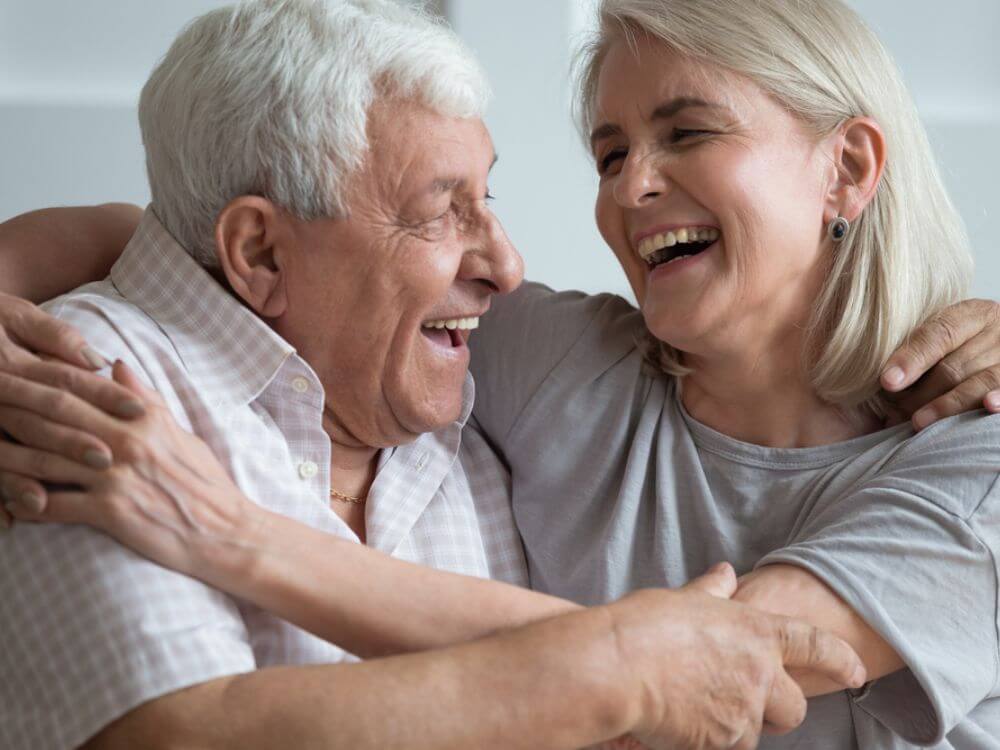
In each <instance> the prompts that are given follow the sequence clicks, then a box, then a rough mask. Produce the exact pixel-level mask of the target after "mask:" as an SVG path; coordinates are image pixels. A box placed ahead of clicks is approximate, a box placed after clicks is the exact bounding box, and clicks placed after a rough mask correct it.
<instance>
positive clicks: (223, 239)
mask: <svg viewBox="0 0 1000 750" xmlns="http://www.w3.org/2000/svg"><path fill="white" fill-rule="evenodd" d="M284 234H285V223H284V220H283V214H282V212H281V210H280V209H279V208H278V207H277V206H275V205H274V204H273V203H271V202H270V201H269V200H267V199H266V198H261V197H259V196H256V195H241V196H240V197H239V198H235V199H234V200H232V201H231V202H230V203H229V204H228V205H227V206H226V207H225V208H223V209H222V211H221V213H219V217H218V219H216V222H215V250H216V253H217V255H218V258H219V264H220V265H221V267H222V271H223V273H225V275H226V280H227V281H228V282H229V285H230V286H231V287H232V289H233V291H234V292H235V293H236V294H237V296H239V297H240V298H241V299H242V300H243V301H244V302H246V304H247V305H248V306H249V307H250V308H251V309H252V310H254V311H255V312H256V313H257V314H258V315H260V316H261V317H262V318H276V317H278V316H280V315H281V314H282V313H284V312H285V309H286V307H287V302H288V300H287V297H286V293H285V279H284V277H283V274H282V262H281V260H282V259H281V252H280V246H281V241H282V238H283V237H284Z"/></svg>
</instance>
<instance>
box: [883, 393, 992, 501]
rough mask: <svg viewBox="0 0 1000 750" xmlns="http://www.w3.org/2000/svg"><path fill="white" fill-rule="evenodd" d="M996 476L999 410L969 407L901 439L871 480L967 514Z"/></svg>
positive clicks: (987, 494)
mask: <svg viewBox="0 0 1000 750" xmlns="http://www.w3.org/2000/svg"><path fill="white" fill-rule="evenodd" d="M998 477H1000V415H994V414H988V413H987V412H985V411H982V410H980V411H973V412H967V413H965V414H960V415H958V416H955V417H950V418H948V419H943V420H941V421H939V422H937V423H935V424H933V425H931V426H930V427H927V428H925V429H924V430H922V431H921V432H919V433H917V434H915V435H913V436H912V437H910V438H908V439H907V440H904V441H903V442H902V443H901V444H900V445H899V447H898V448H897V449H896V450H895V451H894V452H893V454H892V456H891V457H890V458H889V460H888V461H886V463H885V464H884V465H883V466H882V469H881V471H880V472H879V473H878V475H877V476H876V477H875V478H874V482H876V483H878V484H882V485H885V486H887V487H890V488H894V489H895V488H898V489H902V490H905V491H907V492H911V493H913V494H917V495H920V496H921V497H923V498H925V499H926V500H929V501H931V502H933V503H935V504H936V505H938V506H939V507H941V508H942V509H943V510H946V511H947V512H949V513H952V514H954V515H956V516H959V517H962V518H968V517H969V516H971V515H973V514H974V513H975V512H977V510H978V509H979V508H980V506H981V504H982V502H983V500H984V499H985V498H987V497H988V496H991V495H992V494H996V493H995V491H994V490H995V487H994V485H995V484H997V479H998Z"/></svg>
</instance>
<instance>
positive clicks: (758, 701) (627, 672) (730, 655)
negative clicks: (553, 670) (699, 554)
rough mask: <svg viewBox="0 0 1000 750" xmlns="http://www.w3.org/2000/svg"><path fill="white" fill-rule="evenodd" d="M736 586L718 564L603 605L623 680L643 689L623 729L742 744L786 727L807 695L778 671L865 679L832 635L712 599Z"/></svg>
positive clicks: (696, 746) (696, 749) (667, 740)
mask: <svg viewBox="0 0 1000 750" xmlns="http://www.w3.org/2000/svg"><path fill="white" fill-rule="evenodd" d="M736 585H737V584H736V576H735V573H734V572H733V570H732V568H731V567H730V566H728V565H721V566H716V568H713V569H712V571H710V572H709V573H708V574H707V575H705V576H702V578H700V579H697V580H696V581H693V582H692V583H690V584H688V586H686V587H684V588H683V589H680V590H677V591H663V590H650V591H641V592H638V593H635V594H632V595H630V596H628V597H625V598H624V599H622V600H620V601H618V602H615V603H614V604H611V605H609V607H608V609H609V610H611V611H612V612H613V615H614V618H615V634H616V643H617V644H618V648H619V653H620V656H621V661H622V662H623V664H624V668H623V669H622V678H623V679H629V678H631V679H633V680H634V681H635V684H636V685H637V686H638V687H637V688H636V691H637V694H638V695H640V696H641V698H640V699H639V708H638V709H637V710H636V712H635V714H636V715H637V716H638V717H639V718H638V720H637V721H636V722H635V724H634V726H632V727H630V733H631V735H632V736H634V737H635V738H636V739H637V740H639V741H640V742H642V743H643V744H644V745H646V746H648V747H650V748H654V749H655V748H681V749H683V750H708V749H715V748H719V750H722V749H726V750H728V749H729V748H736V750H750V748H754V747H756V746H757V743H758V741H759V739H760V735H761V733H762V732H764V731H767V732H768V733H783V732H788V731H791V730H792V729H794V728H795V727H797V726H798V725H799V724H800V723H801V722H802V720H803V719H804V718H805V714H806V700H805V697H804V696H803V694H802V691H801V690H800V689H799V687H798V685H796V684H795V682H794V681H793V680H792V678H791V677H789V675H788V673H787V672H786V671H785V670H786V668H788V669H792V668H799V669H811V670H816V671H818V672H820V673H822V674H823V675H825V676H826V677H828V678H830V679H831V680H833V681H835V682H836V683H838V684H839V685H841V686H843V687H860V686H861V685H862V684H863V683H864V680H865V671H864V667H863V666H862V664H861V660H860V659H859V658H858V656H857V654H855V653H854V651H852V650H851V648H850V647H849V646H848V645H847V644H846V643H844V642H843V641H841V640H840V639H838V638H835V637H834V636H832V635H830V634H828V633H826V632H824V631H821V630H817V629H816V628H814V627H812V626H811V625H808V624H806V623H804V622H801V621H799V620H791V619H788V618H784V617H779V616H776V615H770V614H767V613H765V612H761V611H758V610H755V609H752V608H750V607H747V606H745V605H741V604H738V603H736V602H731V601H726V600H724V599H721V598H718V597H719V596H720V595H725V596H731V595H732V594H733V593H734V592H735V591H736Z"/></svg>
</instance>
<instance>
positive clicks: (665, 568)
mask: <svg viewBox="0 0 1000 750" xmlns="http://www.w3.org/2000/svg"><path fill="white" fill-rule="evenodd" d="M641 330H642V321H641V317H640V316H639V314H638V313H637V312H636V311H635V310H634V308H632V307H631V306H630V305H628V303H626V302H625V301H624V300H622V299H621V298H618V297H613V296H610V295H599V296H585V295H582V294H578V293H561V294H555V293H553V292H552V291H551V290H549V289H546V288H545V287H540V286H538V285H533V284H529V285H526V286H525V287H524V288H523V289H522V290H521V291H519V292H517V293H515V294H514V295H511V296H509V297H507V298H505V299H501V300H497V302H496V303H495V305H494V309H493V311H491V312H490V314H489V315H487V316H486V317H485V318H484V319H483V327H482V329H481V330H480V331H479V332H477V335H476V336H475V337H474V339H473V341H474V344H473V346H474V350H475V351H474V354H473V358H472V361H473V374H474V376H475V379H476V384H477V391H478V397H477V401H476V407H475V412H474V414H475V416H476V418H477V419H478V422H479V424H480V426H481V427H482V429H483V430H484V431H485V433H486V435H487V437H488V438H489V440H490V441H491V442H492V443H493V444H494V446H495V447H496V448H497V449H498V450H499V451H500V452H501V454H502V455H503V457H504V459H505V460H506V461H507V463H508V464H509V466H510V468H511V471H512V474H513V485H512V492H513V503H514V515H515V518H516V521H517V525H518V528H519V529H520V532H521V535H522V537H523V539H524V543H525V548H526V550H527V555H528V563H529V568H530V573H531V581H532V586H533V587H534V588H536V589H539V590H542V591H547V592H550V593H553V594H557V595H560V596H564V597H567V598H569V599H573V600H575V601H578V602H581V603H585V604H593V603H598V602H606V601H608V600H611V599H615V598H618V597H620V596H622V595H624V594H625V593H627V592H628V591H631V590H634V589H637V588H642V587H649V586H671V587H673V586H679V585H682V584H684V583H685V582H687V581H688V580H689V579H690V578H692V577H695V576H697V575H700V574H701V573H702V572H704V571H705V569H706V568H708V567H709V566H710V565H712V564H713V563H715V562H718V561H720V560H728V561H730V562H732V563H733V564H734V565H735V567H736V569H737V571H738V572H739V573H745V572H747V571H750V570H752V569H753V568H755V567H758V566H760V565H765V564H768V563H778V562H782V563H789V564H792V565H797V566H800V567H803V568H806V569H807V570H809V571H811V572H812V573H813V574H815V575H816V576H818V577H819V578H821V579H822V580H823V581H825V582H826V583H827V584H828V585H829V586H830V587H832V588H833V589H834V590H835V591H836V592H837V593H838V594H839V595H840V596H842V597H843V598H844V600H845V601H847V602H848V603H849V604H850V605H851V607H853V608H854V610H855V611H856V612H857V613H858V614H859V615H860V616H861V617H863V618H864V619H865V620H866V621H867V622H868V623H869V624H870V625H871V626H872V627H873V628H874V629H875V630H876V631H878V632H879V633H880V634H881V635H882V637H884V638H885V639H886V640H887V641H888V642H889V643H891V644H892V646H893V647H894V648H895V649H896V651H897V652H898V653H899V654H900V656H901V657H902V659H903V661H904V662H905V663H906V664H907V668H906V669H904V670H901V671H899V672H897V673H895V674H893V675H890V676H887V677H884V678H882V679H880V680H877V681H875V682H874V683H872V684H870V685H869V686H867V687H866V688H865V689H864V690H863V691H859V692H857V693H848V692H840V693H835V694H832V695H828V696H824V697H821V698H817V699H814V700H812V701H810V707H809V715H808V718H807V719H806V721H805V723H804V725H803V726H802V727H800V728H799V729H798V730H797V731H796V732H794V733H792V734H790V735H787V736H785V737H780V738H774V737H770V738H765V739H764V740H763V741H762V743H761V747H762V748H809V750H827V749H829V750H834V749H835V748H836V749H840V748H854V747H857V748H861V750H872V749H874V748H879V749H888V748H893V749H895V748H904V747H912V746H913V744H920V745H932V746H935V747H941V748H949V747H954V748H961V749H962V750H971V749H972V748H997V747H1000V699H998V698H1000V691H998V684H997V683H998V672H1000V670H998V618H997V608H998V585H997V562H996V560H995V558H994V553H995V552H996V551H1000V490H998V489H997V487H996V484H997V477H998V472H1000V416H989V417H988V416H983V415H982V414H980V413H977V414H968V415H964V416H960V417H955V418H952V419H948V420H944V421H942V422H940V423H938V424H936V425H934V426H932V427H931V428H929V429H927V430H924V431H923V432H921V433H920V434H919V435H914V434H913V432H912V431H911V430H910V429H909V427H908V426H905V425H904V426H900V427H897V428H893V429H888V430H883V431H881V432H878V433H874V434H871V435H866V436H864V437H860V438H857V439H854V440H850V441H847V442H843V443H838V444H835V445H827V446H821V447H816V448H802V449H775V448H765V447H761V446H757V445H751V444H747V443H743V442H740V441H738V440H734V439H732V438H729V437H727V436H725V435H722V434H720V433H718V432H716V431H714V430H712V429H710V428H708V427H706V426H705V425H702V424H700V423H698V422H696V421H695V420H694V419H692V418H691V417H690V416H689V415H688V414H687V413H686V412H685V411H684V408H683V406H682V405H681V403H680V400H679V398H678V394H677V387H676V382H675V381H674V380H673V379H671V378H668V377H666V376H663V375H660V374H655V373H652V372H651V371H650V370H649V368H648V367H645V366H644V364H643V361H642V356H641V354H640V352H639V350H638V347H637V345H636V341H637V340H638V337H639V336H640V332H641ZM946 735H947V736H946ZM910 743H913V744H910Z"/></svg>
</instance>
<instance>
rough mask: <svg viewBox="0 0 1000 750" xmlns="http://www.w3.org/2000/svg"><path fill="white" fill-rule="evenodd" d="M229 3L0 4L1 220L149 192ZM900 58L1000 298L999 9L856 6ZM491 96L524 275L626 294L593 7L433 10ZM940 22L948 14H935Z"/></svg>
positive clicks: (465, 5) (487, 4) (502, 192)
mask: <svg viewBox="0 0 1000 750" xmlns="http://www.w3.org/2000/svg"><path fill="white" fill-rule="evenodd" d="M223 4H225V3H224V2H221V1H220V0H162V1H161V2H149V1H147V0H140V1H137V0H89V1H88V2H86V3H81V2H79V1H78V0H35V1H34V2H31V3H27V2H23V1H20V0H0V158H2V165H3V167H2V169H3V177H2V179H0V219H4V218H7V217H9V216H13V215H15V214H17V213H20V212H23V211H27V210H29V209H32V208H37V207H40V206H48V205H59V204H84V203H96V202H101V201H107V200H126V201H131V202H134V203H139V204H143V203H145V202H146V200H147V199H148V191H147V189H146V184H145V175H144V172H143V159H142V146H141V143H140V141H139V133H138V127H137V125H136V119H135V102H136V100H137V98H138V92H139V89H140V87H141V86H142V83H143V81H144V80H145V78H146V76H147V75H148V74H149V71H150V69H151V68H152V66H153V64H154V63H155V61H156V60H157V58H158V57H159V56H160V55H162V54H163V53H164V52H165V51H166V49H167V47H168V46H169V44H170V41H171V40H172V39H173V37H174V36H175V34H176V33H177V32H178V30H179V29H180V28H181V27H182V26H183V25H184V23H185V22H186V21H188V20H190V19H191V18H192V17H194V16H195V15H198V14H200V13H203V12H205V11H207V10H209V9H211V8H214V7H217V6H219V5H223ZM852 4H853V5H854V6H855V7H856V8H857V9H858V10H859V11H860V12H861V13H862V14H863V15H864V16H865V18H866V19H868V21H869V22H870V23H871V24H872V25H873V26H874V27H875V28H876V30H877V31H878V32H879V33H880V34H881V36H882V39H883V40H884V41H885V43H886V44H887V46H888V47H889V49H890V50H891V51H892V52H893V54H894V55H895V56H896V58H897V60H898V62H899V64H900V67H901V68H902V69H903V72H904V74H905V75H906V78H907V80H908V82H909V84H910V87H911V89H912V91H913V93H914V96H915V98H916V100H917V104H918V106H919V107H920V110H921V113H922V115H923V117H924V120H925V122H926V124H927V127H928V130H929V131H930V134H931V138H932V141H933V143H934V146H935V149H936V152H937V154H938V158H939V159H940V161H941V163H942V165H943V167H944V171H945V174H946V179H947V182H948V185H949V187H950V189H951V192H952V196H953V197H954V199H955V201H956V203H957V204H958V206H959V209H960V210H961V212H962V215H963V217H964V218H965V221H966V224H967V226H968V228H969V233H970V235H971V236H972V241H973V246H974V248H975V251H976V261H977V271H976V280H975V285H974V290H973V291H974V292H975V293H976V294H978V295H982V296H989V297H1000V252H998V248H1000V241H998V239H997V237H996V235H995V234H993V233H991V232H988V231H987V229H988V227H989V226H990V220H991V219H995V218H996V217H997V215H998V208H997V206H998V204H1000V186H998V185H1000V183H998V175H1000V145H998V143H997V137H998V135H1000V45H997V44H996V42H995V39H996V37H997V35H998V32H1000V2H997V0H951V2H949V3H948V4H947V6H942V4H941V3H938V2H932V1H931V0H852ZM436 5H437V6H438V7H440V8H442V9H443V12H444V13H445V14H446V16H447V17H448V19H449V20H450V22H451V23H452V24H453V26H454V27H455V28H456V29H457V31H458V32H459V33H460V34H461V35H462V37H463V38H464V39H465V40H466V41H467V42H468V43H469V45H470V46H471V47H472V48H473V49H474V50H475V52H476V53H477V54H478V55H479V57H480V59H481V61H482V62H483V64H484V65H485V67H486V69H487V72H488V73H489V75H490V78H491V81H492V83H493V87H494V91H495V99H494V103H493V105H492V107H491V110H490V113H489V116H488V123H489V125H490V128H491V130H492V132H493V136H494V139H495V141H496V145H497V150H498V152H499V154H500V162H499V163H498V164H497V167H496V169H495V173H494V174H495V178H494V179H493V181H492V190H493V192H494V194H495V195H497V196H498V200H497V203H496V210H497V213H498V214H499V215H500V217H501V219H502V220H503V221H504V224H505V225H506V227H507V230H508V232H509V234H510V236H511V238H512V239H513V240H514V242H515V243H516V245H517V246H518V248H519V249H520V250H521V252H522V253H523V254H524V256H525V260H526V263H527V268H528V275H529V276H530V277H531V278H533V279H537V280H541V281H545V282H547V283H549V284H551V285H552V286H555V287H557V288H571V287H575V288H580V289H584V290H587V291H598V290H612V291H617V292H621V293H627V285H626V283H625V280H624V276H623V275H622V273H621V271H620V270H619V269H618V267H617V264H616V263H615V261H614V260H613V258H612V256H611V253H610V252H609V251H608V250H607V249H606V248H605V247H604V245H603V242H602V241H601V239H600V237H599V236H598V234H597V232H596V230H595V229H594V227H593V220H592V208H593V206H592V202H593V195H594V192H595V184H596V182H595V177H594V174H593V168H592V166H591V165H590V163H589V161H588V159H587V158H586V154H585V152H584V150H583V148H582V146H581V145H580V143H579V141H578V139H577V137H576V133H575V131H574V129H573V127H572V124H571V122H570V117H569V77H568V69H569V62H570V59H571V53H572V50H574V49H575V46H576V44H577V43H578V41H579V39H580V35H581V33H582V32H583V31H584V30H585V29H586V28H587V26H588V23H589V20H590V18H591V12H592V2H591V0H503V1H502V2H495V1H493V0H439V2H437V3H436ZM943 7H947V10H946V11H943V10H942V8H943Z"/></svg>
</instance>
